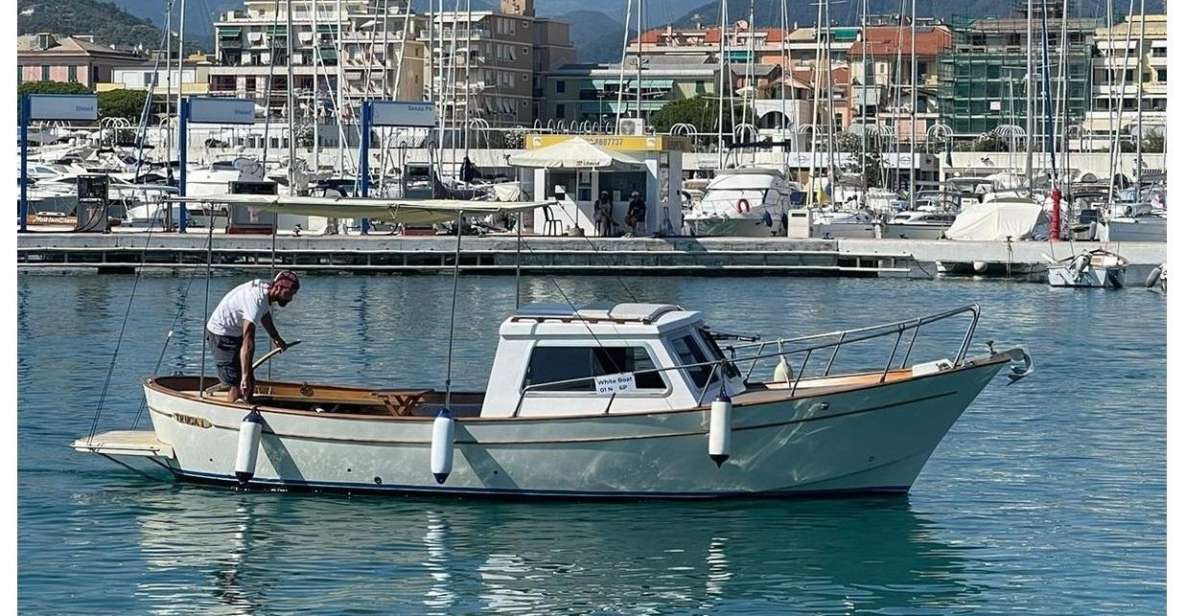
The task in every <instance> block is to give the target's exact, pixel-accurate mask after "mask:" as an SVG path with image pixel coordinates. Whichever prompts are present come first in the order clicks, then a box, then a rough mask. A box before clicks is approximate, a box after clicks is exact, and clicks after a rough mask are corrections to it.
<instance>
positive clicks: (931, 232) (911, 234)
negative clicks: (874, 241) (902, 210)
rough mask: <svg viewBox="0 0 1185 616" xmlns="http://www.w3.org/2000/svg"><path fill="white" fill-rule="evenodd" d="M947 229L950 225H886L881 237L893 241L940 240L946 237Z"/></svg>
mask: <svg viewBox="0 0 1185 616" xmlns="http://www.w3.org/2000/svg"><path fill="white" fill-rule="evenodd" d="M947 229H950V225H925V224H909V223H898V224H893V223H887V224H885V225H884V227H883V229H882V231H881V237H883V238H890V239H895V240H896V239H905V240H940V239H942V238H943V237H945V236H946V230H947Z"/></svg>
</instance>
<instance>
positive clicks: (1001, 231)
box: [946, 200, 1049, 242]
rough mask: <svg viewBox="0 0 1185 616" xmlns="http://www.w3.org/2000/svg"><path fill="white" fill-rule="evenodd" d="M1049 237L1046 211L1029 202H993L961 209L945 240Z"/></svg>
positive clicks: (997, 240) (998, 239)
mask: <svg viewBox="0 0 1185 616" xmlns="http://www.w3.org/2000/svg"><path fill="white" fill-rule="evenodd" d="M1048 234H1049V218H1048V217H1047V216H1046V214H1045V209H1044V208H1042V207H1041V206H1040V205H1038V204H1036V203H1033V202H1032V201H1013V200H1007V201H992V202H989V203H984V204H980V205H974V206H971V207H967V208H964V209H963V211H962V212H960V213H959V215H958V216H957V217H956V218H955V221H954V223H952V224H951V226H950V229H947V231H946V238H947V239H950V240H963V241H996V242H1002V241H1005V240H1007V239H1009V238H1011V239H1012V240H1032V239H1044V238H1045V237H1047V236H1048Z"/></svg>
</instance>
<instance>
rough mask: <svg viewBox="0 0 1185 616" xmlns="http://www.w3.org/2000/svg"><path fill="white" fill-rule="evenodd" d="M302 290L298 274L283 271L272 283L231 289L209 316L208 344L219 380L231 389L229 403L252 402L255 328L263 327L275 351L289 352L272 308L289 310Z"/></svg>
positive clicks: (252, 283)
mask: <svg viewBox="0 0 1185 616" xmlns="http://www.w3.org/2000/svg"><path fill="white" fill-rule="evenodd" d="M299 290H300V281H299V280H297V278H296V274H295V273H293V272H291V271H288V270H284V271H282V272H280V273H278V274H276V277H275V278H273V279H272V281H271V282H270V283H269V282H264V281H262V280H259V279H255V280H252V281H251V282H246V283H243V284H241V285H239V286H237V287H235V288H233V289H231V290H230V292H229V293H227V294H226V296H225V297H223V298H222V301H220V302H218V307H216V308H214V312H213V313H211V314H210V320H209V321H207V322H206V341H207V343H208V344H209V345H210V348H211V349H213V355H214V363H215V365H217V366H218V380H219V381H220V382H221V383H222V385H223V386H227V387H230V392H229V394H228V396H227V399H228V400H229V401H230V402H234V401H236V400H238V399H239V398H243V399H247V400H250V399H251V395H252V394H253V393H254V391H255V371H254V370H253V369H252V367H251V364H252V362H253V361H254V355H255V327H256V325H263V328H264V329H265V330H267V333H268V336H271V339H272V342H273V343H274V344H275V345H276V347H278V348H280V349H286V348H288V343H287V342H284V339H283V338H281V337H280V334H279V333H278V332H277V331H276V326H275V324H274V323H272V315H271V305H272V304H276V303H278V304H279V305H280V306H287V305H288V302H290V301H292V298H293V297H295V296H296V292H297V291H299Z"/></svg>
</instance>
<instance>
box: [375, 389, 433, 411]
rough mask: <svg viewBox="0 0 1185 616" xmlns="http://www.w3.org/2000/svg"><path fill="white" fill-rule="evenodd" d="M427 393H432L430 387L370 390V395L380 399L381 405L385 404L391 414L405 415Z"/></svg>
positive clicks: (412, 409) (413, 408)
mask: <svg viewBox="0 0 1185 616" xmlns="http://www.w3.org/2000/svg"><path fill="white" fill-rule="evenodd" d="M429 393H432V390H431V389H392V390H387V391H382V390H380V391H372V392H370V395H372V396H374V397H375V398H378V399H379V400H380V401H382V403H383V406H386V407H387V410H388V411H390V412H391V414H392V415H397V416H399V417H407V416H408V415H411V413H412V411H414V410H415V408H416V406H417V405H419V403H420V400H421V399H423V397H424V396H425V395H427V394H429Z"/></svg>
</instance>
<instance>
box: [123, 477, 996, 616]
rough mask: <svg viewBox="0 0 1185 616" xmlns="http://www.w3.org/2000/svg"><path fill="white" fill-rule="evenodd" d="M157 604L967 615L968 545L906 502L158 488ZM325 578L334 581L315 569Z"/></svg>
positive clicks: (145, 582)
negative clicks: (948, 539) (537, 498)
mask: <svg viewBox="0 0 1185 616" xmlns="http://www.w3.org/2000/svg"><path fill="white" fill-rule="evenodd" d="M136 509H137V510H136V511H135V513H134V514H133V516H132V517H131V518H130V519H128V523H129V524H133V525H134V526H135V527H136V529H137V531H138V537H137V539H136V541H137V543H138V546H139V551H140V553H141V555H142V557H143V558H144V559H145V561H146V564H147V566H146V567H145V569H144V571H143V575H142V579H141V582H140V583H139V584H138V587H137V591H136V594H137V596H138V597H139V599H140V600H142V601H144V602H145V603H146V604H147V605H168V604H171V603H173V602H175V601H177V600H178V599H179V598H185V599H186V600H187V601H189V602H191V604H192V605H195V606H202V605H205V606H207V607H208V608H209V609H214V608H215V607H216V606H217V607H221V608H223V609H227V608H229V609H230V610H231V611H232V612H235V613H251V612H253V611H254V610H255V609H256V608H258V607H260V606H263V605H266V606H268V607H269V609H274V610H277V611H284V610H285V609H286V608H293V609H298V608H305V609H313V610H318V611H330V612H337V611H341V610H345V609H348V608H349V607H351V606H353V605H354V601H355V600H356V599H351V597H354V598H360V597H365V605H366V606H367V607H368V608H371V609H377V610H380V611H384V610H415V611H418V612H430V613H431V612H435V613H458V612H472V611H478V610H480V611H493V612H516V613H590V612H591V613H652V612H659V611H668V610H671V609H674V610H692V611H698V610H712V611H720V610H721V609H724V610H725V611H728V612H749V611H755V612H763V611H766V612H767V611H769V610H770V609H773V608H776V609H777V611H778V612H780V613H810V614H816V613H836V612H849V611H851V610H854V609H855V610H859V609H870V608H875V609H881V610H886V609H888V610H894V609H897V610H905V611H910V610H918V609H923V610H927V609H928V610H934V611H940V612H952V611H958V610H959V609H961V608H965V607H967V606H968V605H971V604H974V603H975V597H976V596H977V595H978V593H979V590H978V589H977V588H976V587H975V586H974V585H972V584H971V583H969V582H968V581H966V578H965V576H964V573H965V572H966V570H967V568H968V567H969V566H970V565H969V564H968V562H969V561H967V560H966V559H965V557H966V556H967V555H968V554H969V552H972V551H973V548H968V547H962V546H960V547H956V546H954V545H950V544H947V543H944V542H942V541H940V540H939V539H937V538H936V536H935V533H933V532H932V527H933V526H934V525H933V523H932V522H931V521H930V520H928V519H926V518H925V517H923V516H920V515H918V514H916V513H914V512H913V511H912V509H911V507H910V504H909V501H908V499H906V498H876V499H855V500H801V501H735V502H723V503H721V502H716V503H687V504H683V503H670V502H667V503H629V504H604V503H599V504H590V503H543V504H540V503H532V504H516V503H500V502H474V501H453V500H449V501H439V500H424V499H391V498H381V497H325V496H303V495H278V494H273V495H266V494H260V493H249V494H234V493H229V492H227V491H225V490H218V489H207V488H201V487H193V486H168V487H161V488H156V489H149V490H146V491H144V492H142V493H141V494H140V495H139V500H138V503H137V508H136ZM322 574H324V575H322Z"/></svg>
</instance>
